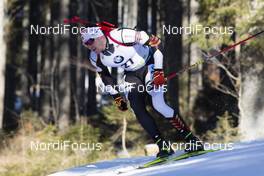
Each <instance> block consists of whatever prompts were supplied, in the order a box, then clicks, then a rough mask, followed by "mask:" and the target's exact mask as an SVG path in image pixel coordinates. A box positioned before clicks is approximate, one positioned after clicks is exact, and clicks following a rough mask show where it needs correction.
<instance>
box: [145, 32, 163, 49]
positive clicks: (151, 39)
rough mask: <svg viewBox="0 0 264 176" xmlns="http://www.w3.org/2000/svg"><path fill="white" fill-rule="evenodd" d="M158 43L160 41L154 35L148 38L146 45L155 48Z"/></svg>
mask: <svg viewBox="0 0 264 176" xmlns="http://www.w3.org/2000/svg"><path fill="white" fill-rule="evenodd" d="M160 42H161V41H160V39H159V37H156V36H155V35H151V36H150V37H149V42H148V45H149V46H152V47H156V48H157V47H158V46H159V44H160Z"/></svg>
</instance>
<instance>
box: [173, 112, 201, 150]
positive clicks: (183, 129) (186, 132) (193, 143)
mask: <svg viewBox="0 0 264 176" xmlns="http://www.w3.org/2000/svg"><path fill="white" fill-rule="evenodd" d="M169 122H170V123H171V125H172V126H173V127H174V128H176V129H177V131H179V133H180V135H181V136H182V137H183V138H184V141H185V144H186V145H185V146H186V147H185V149H184V150H185V152H194V151H201V150H204V147H203V143H202V141H201V140H200V139H199V138H197V137H196V136H194V135H193V134H192V132H191V131H190V129H189V128H188V126H187V125H186V124H185V122H184V121H183V120H182V118H181V117H180V116H179V115H175V116H174V117H172V118H171V119H170V120H169Z"/></svg>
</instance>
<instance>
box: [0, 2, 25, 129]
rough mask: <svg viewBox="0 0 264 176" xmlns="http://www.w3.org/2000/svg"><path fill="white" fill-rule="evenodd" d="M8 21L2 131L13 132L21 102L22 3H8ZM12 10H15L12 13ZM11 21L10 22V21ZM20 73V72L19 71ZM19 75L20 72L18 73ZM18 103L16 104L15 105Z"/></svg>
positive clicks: (16, 125)
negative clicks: (18, 93)
mask: <svg viewBox="0 0 264 176" xmlns="http://www.w3.org/2000/svg"><path fill="white" fill-rule="evenodd" d="M8 3H10V4H8V7H9V8H8V9H7V14H8V17H9V18H8V19H10V20H8V21H9V22H10V24H9V25H8V26H9V28H8V29H7V31H8V33H7V37H6V38H7V52H6V54H7V55H6V59H7V64H6V72H5V98H4V102H5V103H4V122H3V125H4V127H3V128H4V129H6V130H8V131H9V130H14V129H16V128H17V127H18V125H19V118H20V116H19V114H20V112H21V108H22V107H21V101H20V99H19V97H18V96H17V95H16V90H17V87H18V85H19V84H20V82H19V77H18V75H19V74H18V69H20V68H21V65H20V64H21V52H22V47H21V46H22V45H23V36H24V33H23V30H22V28H23V8H24V2H22V1H9V2H8ZM13 9H17V10H16V11H13ZM11 19H12V20H11ZM19 71H20V70H19ZM20 74H21V72H20ZM16 103H18V104H16Z"/></svg>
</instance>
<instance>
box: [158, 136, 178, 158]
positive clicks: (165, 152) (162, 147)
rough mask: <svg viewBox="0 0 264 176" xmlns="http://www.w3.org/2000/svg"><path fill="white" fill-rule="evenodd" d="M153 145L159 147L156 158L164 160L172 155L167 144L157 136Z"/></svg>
mask: <svg viewBox="0 0 264 176" xmlns="http://www.w3.org/2000/svg"><path fill="white" fill-rule="evenodd" d="M155 143H156V144H157V145H158V147H159V152H158V154H157V155H156V157H157V158H164V157H168V156H170V155H172V154H174V151H173V149H172V148H171V146H170V144H169V142H167V141H165V140H164V139H163V138H161V137H159V136H157V137H155Z"/></svg>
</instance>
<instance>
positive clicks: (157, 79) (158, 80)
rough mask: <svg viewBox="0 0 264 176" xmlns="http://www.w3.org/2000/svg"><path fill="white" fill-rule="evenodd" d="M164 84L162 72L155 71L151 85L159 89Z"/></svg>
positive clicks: (160, 70)
mask: <svg viewBox="0 0 264 176" xmlns="http://www.w3.org/2000/svg"><path fill="white" fill-rule="evenodd" d="M164 83H165V78H164V72H163V70H162V69H155V71H154V74H153V84H154V86H155V87H159V86H161V85H163V84H164Z"/></svg>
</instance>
